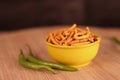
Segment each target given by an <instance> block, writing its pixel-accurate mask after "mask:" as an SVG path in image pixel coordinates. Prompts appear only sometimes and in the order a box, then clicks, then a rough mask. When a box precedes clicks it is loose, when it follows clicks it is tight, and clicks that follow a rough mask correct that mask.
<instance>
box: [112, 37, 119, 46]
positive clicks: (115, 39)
mask: <svg viewBox="0 0 120 80" xmlns="http://www.w3.org/2000/svg"><path fill="white" fill-rule="evenodd" d="M111 39H112V41H114V42H115V43H117V44H119V45H120V40H119V39H117V38H116V37H112V38H111Z"/></svg>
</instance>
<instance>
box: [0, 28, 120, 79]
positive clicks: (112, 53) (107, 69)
mask: <svg viewBox="0 0 120 80" xmlns="http://www.w3.org/2000/svg"><path fill="white" fill-rule="evenodd" d="M63 27H66V26H63ZM63 27H60V26H54V27H47V26H46V27H38V28H31V29H23V30H17V31H9V32H0V80H120V46H119V45H117V44H115V43H114V42H112V41H111V40H110V39H109V37H111V36H116V37H118V38H120V28H116V29H114V28H100V27H99V28H98V27H91V30H92V31H93V32H94V33H97V34H100V35H101V36H102V41H101V45H100V49H99V52H98V55H97V56H96V58H95V59H94V60H93V61H92V62H91V64H89V65H88V66H86V67H83V68H80V69H79V71H77V72H67V71H59V70H58V73H57V74H55V75H54V74H52V73H50V72H49V71H46V70H41V71H35V70H31V69H27V68H24V67H22V66H21V65H20V64H19V63H18V55H19V53H20V51H19V50H20V49H23V50H24V54H25V56H27V55H28V49H27V47H26V44H29V45H30V46H31V48H32V50H33V53H34V55H36V56H38V57H39V58H42V59H44V60H49V61H54V60H52V58H51V57H50V56H49V55H48V52H47V49H46V47H45V43H44V38H45V35H46V34H47V33H48V32H49V31H52V30H55V29H59V28H63Z"/></svg>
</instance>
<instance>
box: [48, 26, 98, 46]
mask: <svg viewBox="0 0 120 80" xmlns="http://www.w3.org/2000/svg"><path fill="white" fill-rule="evenodd" d="M46 41H47V42H48V43H51V44H54V45H60V46H79V45H83V44H89V43H93V42H95V41H97V37H96V36H95V35H94V34H93V33H91V31H90V29H89V27H86V28H85V30H83V29H81V28H79V27H77V25H76V24H73V25H72V26H71V27H70V28H64V29H60V30H56V31H54V32H52V33H49V34H48V35H47V38H46Z"/></svg>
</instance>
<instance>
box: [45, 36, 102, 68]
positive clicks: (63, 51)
mask: <svg viewBox="0 0 120 80" xmlns="http://www.w3.org/2000/svg"><path fill="white" fill-rule="evenodd" d="M99 44H100V37H99V36H98V41H95V42H94V43H90V44H86V45H81V46H59V45H53V44H51V43H48V42H46V45H47V49H48V52H49V54H50V55H51V57H52V58H53V59H55V60H56V61H57V62H60V63H62V64H66V65H69V66H73V67H77V68H79V67H83V66H86V65H88V64H89V63H90V62H91V60H93V59H94V58H95V56H96V54H97V52H98V49H99Z"/></svg>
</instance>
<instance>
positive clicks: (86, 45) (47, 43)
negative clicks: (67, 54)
mask: <svg viewBox="0 0 120 80" xmlns="http://www.w3.org/2000/svg"><path fill="white" fill-rule="evenodd" d="M95 35H96V36H97V37H98V40H97V41H95V42H93V43H89V44H83V45H81V46H60V45H54V44H51V43H49V42H47V41H46V39H45V43H46V45H47V46H48V45H49V46H52V47H56V48H83V47H88V46H92V45H94V44H97V43H99V42H100V41H101V37H100V35H97V34H95Z"/></svg>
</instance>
